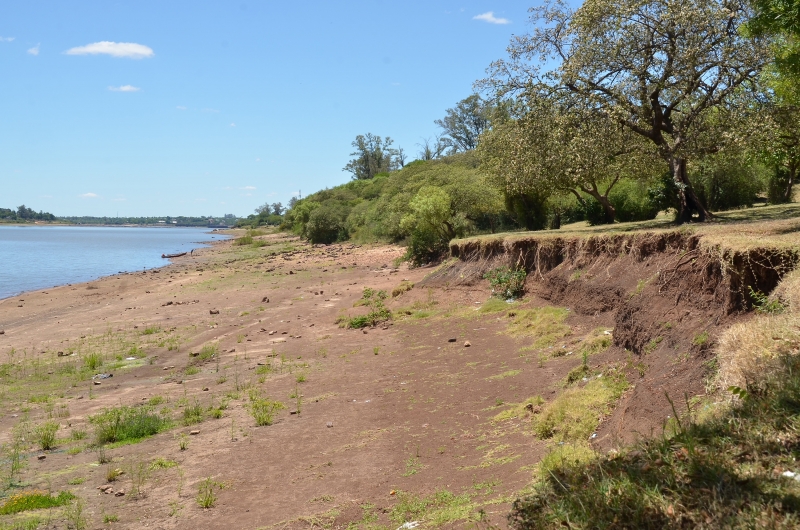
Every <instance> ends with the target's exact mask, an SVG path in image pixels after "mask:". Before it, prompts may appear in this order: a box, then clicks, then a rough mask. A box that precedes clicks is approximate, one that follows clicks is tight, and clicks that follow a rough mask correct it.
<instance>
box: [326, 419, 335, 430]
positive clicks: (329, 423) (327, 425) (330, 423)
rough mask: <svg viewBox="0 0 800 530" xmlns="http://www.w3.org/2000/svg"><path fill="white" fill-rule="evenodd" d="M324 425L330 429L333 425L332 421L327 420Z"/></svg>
mask: <svg viewBox="0 0 800 530" xmlns="http://www.w3.org/2000/svg"><path fill="white" fill-rule="evenodd" d="M326 427H328V428H329V429H330V428H331V427H333V422H332V421H329V422H328V423H327V424H326Z"/></svg>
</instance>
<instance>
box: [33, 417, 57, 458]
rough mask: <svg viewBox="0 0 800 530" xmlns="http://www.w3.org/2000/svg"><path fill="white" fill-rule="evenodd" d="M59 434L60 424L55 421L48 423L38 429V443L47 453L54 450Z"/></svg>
mask: <svg viewBox="0 0 800 530" xmlns="http://www.w3.org/2000/svg"><path fill="white" fill-rule="evenodd" d="M57 432H58V423H56V422H54V421H47V422H45V423H43V424H41V425H39V426H38V427H36V441H37V442H39V447H41V448H42V449H43V450H45V451H47V450H49V449H52V448H54V447H55V446H56V433H57Z"/></svg>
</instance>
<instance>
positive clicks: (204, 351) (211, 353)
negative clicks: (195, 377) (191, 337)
mask: <svg viewBox="0 0 800 530" xmlns="http://www.w3.org/2000/svg"><path fill="white" fill-rule="evenodd" d="M218 354H219V344H217V343H216V342H210V343H208V344H204V345H203V347H202V348H200V353H198V354H197V355H196V356H195V357H194V358H195V361H196V362H201V363H202V362H206V361H210V360H211V359H213V358H214V357H218Z"/></svg>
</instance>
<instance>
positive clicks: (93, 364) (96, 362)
mask: <svg viewBox="0 0 800 530" xmlns="http://www.w3.org/2000/svg"><path fill="white" fill-rule="evenodd" d="M83 366H85V367H86V369H87V370H89V371H92V372H93V371H95V370H97V369H98V368H100V367H101V366H103V356H102V355H100V354H99V353H97V352H92V353H87V354H86V355H84V356H83Z"/></svg>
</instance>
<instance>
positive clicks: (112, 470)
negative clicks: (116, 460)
mask: <svg viewBox="0 0 800 530" xmlns="http://www.w3.org/2000/svg"><path fill="white" fill-rule="evenodd" d="M120 476H122V470H121V469H119V468H116V467H114V466H106V482H115V481H116V480H117V479H118V478H119V477H120Z"/></svg>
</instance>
